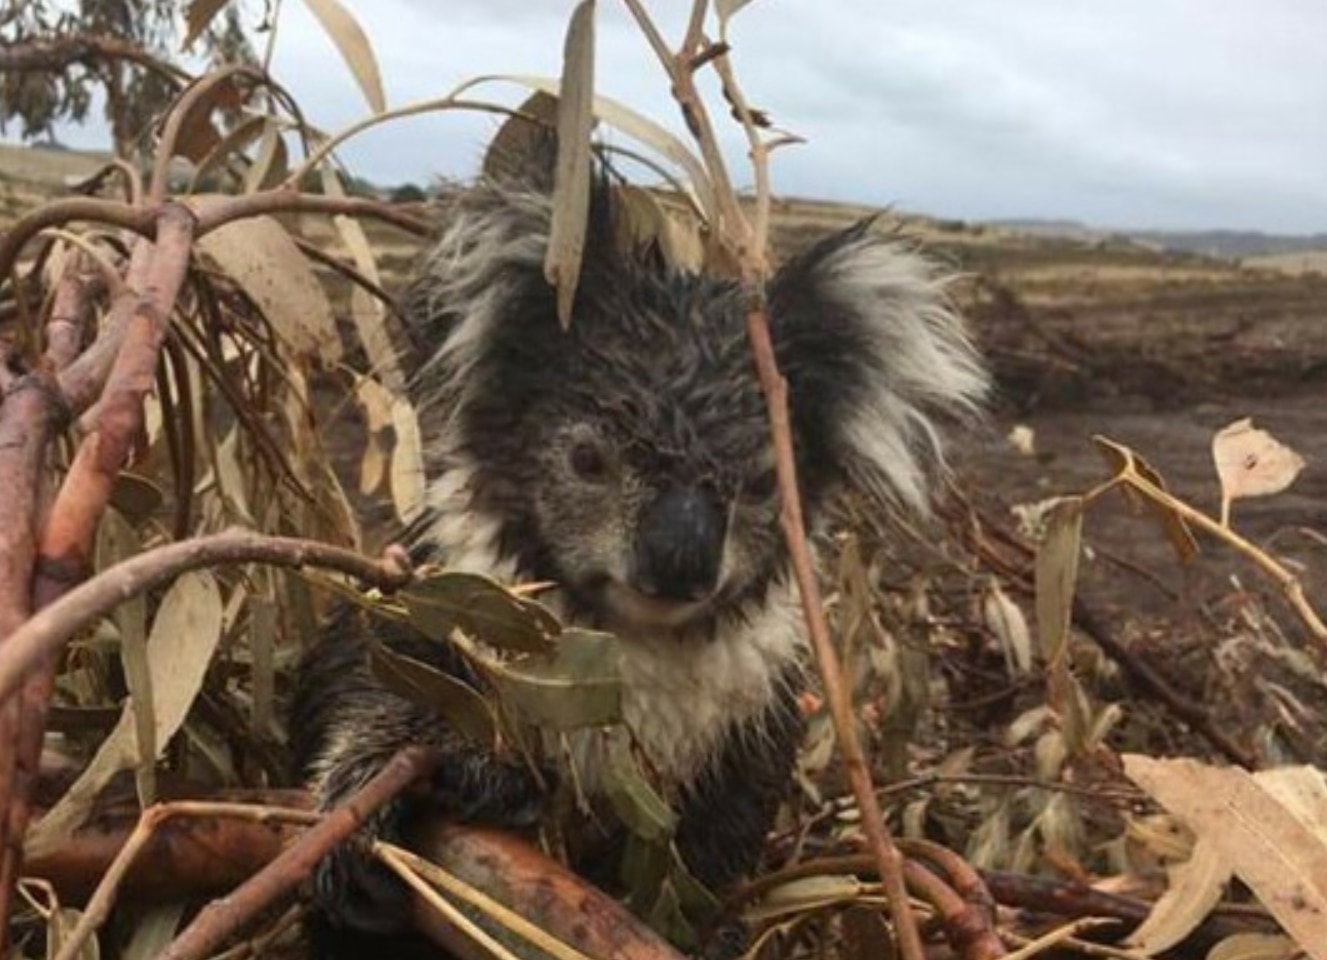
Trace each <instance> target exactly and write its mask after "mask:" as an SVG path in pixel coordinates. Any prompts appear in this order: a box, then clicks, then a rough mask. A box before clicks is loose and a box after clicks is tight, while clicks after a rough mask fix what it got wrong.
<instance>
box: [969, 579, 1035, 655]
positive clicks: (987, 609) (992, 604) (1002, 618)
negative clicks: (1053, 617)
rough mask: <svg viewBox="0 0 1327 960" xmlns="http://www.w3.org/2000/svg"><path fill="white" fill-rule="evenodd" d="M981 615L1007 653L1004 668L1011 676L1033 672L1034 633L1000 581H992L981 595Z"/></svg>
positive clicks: (1005, 653) (1002, 649) (1003, 650)
mask: <svg viewBox="0 0 1327 960" xmlns="http://www.w3.org/2000/svg"><path fill="white" fill-rule="evenodd" d="M981 615H982V620H983V621H984V623H985V624H986V629H988V630H990V631H991V632H992V633H993V634H995V637H996V639H997V640H999V641H1000V649H1001V651H1002V652H1003V653H1004V659H1005V666H1006V668H1007V669H1008V670H1009V672H1010V673H1012V674H1024V673H1027V672H1028V671H1029V670H1031V669H1032V632H1031V631H1030V630H1029V629H1028V624H1027V618H1026V617H1024V616H1023V611H1022V609H1021V608H1020V607H1019V606H1018V604H1016V603H1014V601H1013V600H1011V599H1010V598H1009V594H1007V593H1005V592H1004V588H1003V587H1001V586H1000V582H999V581H998V580H991V581H990V582H989V583H988V584H987V586H986V588H985V589H984V590H983V591H982V598H981Z"/></svg>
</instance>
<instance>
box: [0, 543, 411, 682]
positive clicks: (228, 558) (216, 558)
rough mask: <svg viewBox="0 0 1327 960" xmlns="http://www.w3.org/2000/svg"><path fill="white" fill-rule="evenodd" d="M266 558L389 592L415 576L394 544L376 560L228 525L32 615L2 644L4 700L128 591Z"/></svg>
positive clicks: (135, 561)
mask: <svg viewBox="0 0 1327 960" xmlns="http://www.w3.org/2000/svg"><path fill="white" fill-rule="evenodd" d="M246 563H266V564H271V565H272V566H277V567H290V568H296V569H298V568H301V567H319V568H324V569H328V570H336V571H339V572H341V573H344V574H347V575H348V576H351V577H354V578H356V579H358V580H361V581H363V582H365V583H368V584H372V585H374V586H377V587H380V588H381V589H384V590H394V589H397V588H399V587H402V586H404V585H405V584H406V583H408V582H409V581H410V578H411V572H410V567H409V563H408V561H407V559H406V557H405V552H404V551H403V550H401V549H400V548H389V549H388V550H387V551H386V552H385V553H384V554H383V556H382V557H381V558H380V559H378V560H374V559H372V558H370V557H365V556H363V555H362V554H359V553H356V552H355V551H353V550H347V549H345V548H342V547H335V546H332V545H330V544H325V543H317V542H315V541H312V540H300V539H297V538H294V537H271V536H264V535H262V534H258V533H250V532H248V531H245V530H227V531H224V532H222V533H216V534H212V535H210V536H203V537H195V538H194V539H192V540H185V541H181V542H179V543H171V544H168V545H166V546H163V547H157V548H155V549H153V550H148V551H146V552H144V553H140V554H138V555H136V556H134V557H131V558H130V559H128V560H125V561H124V562H122V563H119V564H116V565H115V566H113V567H111V568H110V569H108V570H105V571H103V572H102V573H99V574H97V575H96V576H95V577H92V578H90V579H88V580H86V581H84V582H83V583H81V584H79V585H78V586H77V587H75V588H74V589H72V590H70V591H69V592H68V593H66V594H65V595H64V596H62V597H60V599H58V600H56V601H55V602H54V603H52V604H51V605H49V606H47V607H45V608H43V609H42V610H40V611H38V612H37V613H36V614H34V615H33V616H32V617H31V618H30V619H28V620H27V622H26V623H24V624H23V625H22V627H20V628H19V629H17V630H16V631H14V632H13V633H12V634H11V635H10V638H9V640H8V642H6V643H5V644H4V645H3V646H2V647H0V701H3V700H6V699H7V698H8V697H9V696H10V695H11V694H13V692H14V690H15V689H16V688H17V687H18V685H19V684H20V683H21V682H22V680H23V677H24V676H25V675H26V674H27V673H28V672H29V671H30V670H31V669H32V668H33V666H34V665H35V664H37V663H38V662H39V661H40V660H41V659H42V657H44V656H46V655H49V654H50V653H53V652H54V651H56V650H58V649H59V648H60V645H61V644H63V643H64V642H65V641H66V640H68V639H69V638H70V637H71V636H73V635H74V634H75V633H77V632H78V631H80V630H83V629H85V628H87V627H89V626H91V625H92V624H93V623H95V622H96V621H97V620H98V618H100V617H103V616H105V615H106V614H108V613H109V612H110V611H112V610H114V609H115V608H116V606H118V605H119V604H120V603H122V602H123V601H124V600H126V599H128V598H129V597H134V596H138V595H139V594H141V593H143V592H145V591H147V590H151V589H153V588H154V587H158V586H161V585H162V584H164V583H167V582H168V581H170V580H172V579H174V578H175V577H177V576H179V575H180V574H181V573H185V572H187V571H189V570H199V569H202V568H205V567H218V566H231V565H235V564H246Z"/></svg>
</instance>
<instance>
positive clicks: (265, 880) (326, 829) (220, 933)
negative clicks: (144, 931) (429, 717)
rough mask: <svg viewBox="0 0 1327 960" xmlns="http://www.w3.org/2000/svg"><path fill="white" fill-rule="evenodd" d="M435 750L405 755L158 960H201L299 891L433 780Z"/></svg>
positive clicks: (205, 914)
mask: <svg viewBox="0 0 1327 960" xmlns="http://www.w3.org/2000/svg"><path fill="white" fill-rule="evenodd" d="M437 762H438V756H437V754H436V753H435V752H434V751H431V750H427V749H424V748H422V747H407V748H406V749H404V750H401V751H399V752H398V753H396V755H395V756H393V757H392V758H391V759H390V760H389V761H387V763H386V764H385V765H384V766H383V768H382V769H381V770H379V771H378V773H377V774H375V775H374V777H373V779H371V780H370V781H369V782H368V783H366V784H365V785H364V786H363V787H361V788H360V789H359V790H357V791H356V792H355V794H354V795H353V796H352V797H351V798H350V799H349V800H347V801H346V802H345V803H344V804H343V805H341V806H339V807H337V808H336V809H335V810H333V811H331V812H330V813H328V814H327V816H325V817H324V818H323V819H322V821H321V822H320V823H318V824H317V825H316V826H313V827H311V828H309V830H308V831H306V832H305V833H304V835H303V836H301V837H300V838H299V839H298V840H297V841H295V843H293V844H291V845H290V846H289V847H287V848H286V849H285V850H284V851H282V853H281V855H280V856H278V857H277V858H276V859H275V860H273V861H272V862H271V863H270V864H268V865H267V866H266V867H264V868H263V869H262V870H260V871H259V872H258V873H256V874H254V875H253V876H252V877H251V878H250V879H249V880H248V882H246V883H244V884H242V885H241V886H240V887H239V888H238V889H237V890H235V891H234V892H233V893H231V894H230V895H229V896H226V897H222V898H221V899H218V900H213V901H212V902H211V903H209V904H208V905H207V906H206V907H204V908H203V910H202V911H201V912H200V913H199V914H198V916H197V917H195V918H194V920H193V922H192V923H190V924H189V926H188V927H186V928H185V929H184V931H183V932H182V933H181V934H180V935H179V936H178V937H176V938H175V939H174V940H172V941H171V942H170V944H169V945H168V946H167V947H166V949H165V950H163V951H161V953H160V954H158V955H157V956H158V960H200V958H202V957H205V956H207V955H208V954H209V953H211V952H212V951H214V950H215V949H216V948H217V947H218V946H219V945H220V944H221V943H222V941H224V940H225V939H226V937H228V936H230V935H231V934H233V933H234V932H235V931H236V930H238V929H239V928H240V927H241V926H242V925H243V924H245V923H247V922H248V921H249V920H251V919H252V918H253V917H254V916H255V915H257V913H258V912H259V911H260V910H262V909H263V908H265V907H267V906H268V905H270V904H272V903H274V902H275V901H276V900H277V899H278V898H279V897H281V896H282V895H283V894H285V893H287V892H288V891H290V890H292V889H294V888H295V887H296V886H297V885H298V884H299V883H300V882H301V881H302V880H303V879H304V878H305V877H307V876H308V875H309V874H310V873H311V872H312V870H313V868H314V867H315V866H317V864H318V862H319V861H320V860H322V859H323V857H325V856H326V855H327V854H328V853H329V852H330V851H331V850H332V848H333V847H335V846H336V845H337V844H339V843H342V842H343V841H345V840H346V839H347V838H348V837H349V836H350V835H351V834H352V833H354V832H355V831H356V830H357V829H359V826H360V825H361V824H362V823H363V822H364V821H365V819H367V818H368V817H369V815H371V814H372V813H373V812H374V811H375V810H377V809H378V808H379V807H381V806H383V805H384V804H386V803H388V802H389V801H391V800H392V799H393V798H394V797H396V796H397V795H398V794H400V793H401V792H402V791H403V790H405V789H406V788H407V787H409V786H410V784H412V783H414V782H415V781H416V780H419V779H420V778H422V777H425V776H427V775H428V773H429V772H430V771H431V770H432V769H433V768H434V767H435V766H436V765H437Z"/></svg>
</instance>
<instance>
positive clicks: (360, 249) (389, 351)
mask: <svg viewBox="0 0 1327 960" xmlns="http://www.w3.org/2000/svg"><path fill="white" fill-rule="evenodd" d="M319 174H320V177H321V180H322V187H323V193H325V194H327V195H328V196H329V197H344V196H345V195H346V191H345V187H344V186H342V184H341V178H340V177H338V176H337V174H336V171H335V170H333V169H332V168H331V167H323V168H322V170H321V171H319ZM332 224H333V225H334V226H335V227H336V232H337V234H338V235H339V236H340V237H341V242H342V243H344V244H345V245H346V249H347V250H349V251H350V258H351V259H352V260H353V261H354V262H355V269H356V270H358V271H359V272H360V274H361V275H362V276H363V277H364V278H365V279H367V280H368V281H369V282H370V283H375V284H379V285H381V283H382V279H381V277H380V276H379V273H378V260H377V258H376V257H375V256H374V253H373V246H372V244H370V243H369V236H368V234H367V233H365V232H364V226H363V225H362V224H361V223H360V222H359V221H358V220H356V219H355V218H354V217H350V216H345V215H343V214H337V215H336V216H334V217H333V218H332ZM350 316H351V319H353V320H354V321H355V329H356V330H357V331H358V332H359V339H360V342H361V343H362V344H363V345H364V352H365V353H367V354H368V355H369V371H370V372H371V373H372V374H373V375H374V376H376V377H377V378H378V379H379V380H381V381H382V382H383V385H384V386H386V387H387V389H388V390H389V391H391V392H392V393H393V394H396V395H397V396H400V395H402V394H404V393H405V373H404V372H403V370H402V369H401V357H400V354H399V353H398V351H397V350H396V348H395V347H394V346H393V345H392V340H391V337H390V336H388V333H387V322H386V321H387V310H386V307H385V306H384V305H383V303H382V301H380V300H379V299H378V298H377V297H374V296H372V295H370V294H369V293H368V291H366V290H365V289H364V288H363V287H361V286H360V285H359V284H355V285H354V287H353V288H352V289H351V291H350Z"/></svg>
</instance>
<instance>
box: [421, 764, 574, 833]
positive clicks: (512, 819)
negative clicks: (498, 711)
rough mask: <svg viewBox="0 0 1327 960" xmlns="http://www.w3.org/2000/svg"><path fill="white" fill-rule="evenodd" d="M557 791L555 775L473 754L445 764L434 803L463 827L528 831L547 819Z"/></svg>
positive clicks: (433, 786)
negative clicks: (551, 798) (476, 825)
mask: <svg viewBox="0 0 1327 960" xmlns="http://www.w3.org/2000/svg"><path fill="white" fill-rule="evenodd" d="M552 786H553V775H552V773H551V772H544V773H542V776H536V775H535V773H533V772H532V771H531V770H530V769H529V768H527V767H526V766H525V765H523V764H519V763H512V762H508V761H505V760H500V759H498V758H497V757H495V756H493V755H492V754H488V753H483V752H479V751H476V752H467V753H462V754H458V755H457V756H455V757H449V758H448V759H446V760H444V761H443V763H442V765H441V766H440V767H439V768H438V769H437V771H436V772H435V773H434V774H433V777H432V780H431V783H430V791H429V793H430V796H429V801H428V802H429V803H430V804H431V805H432V806H434V807H435V808H436V809H438V810H439V811H441V812H443V813H444V814H445V815H446V816H447V817H448V818H449V819H454V820H456V821H458V822H460V823H482V824H489V825H492V826H498V827H511V828H514V829H525V828H528V827H531V826H533V825H534V824H535V823H537V822H538V820H539V818H540V817H541V816H542V815H543V813H544V810H545V809H546V807H547V803H548V795H549V793H550V792H551V788H552Z"/></svg>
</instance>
